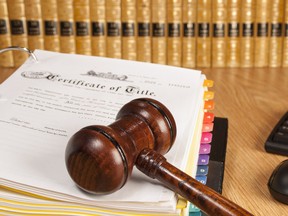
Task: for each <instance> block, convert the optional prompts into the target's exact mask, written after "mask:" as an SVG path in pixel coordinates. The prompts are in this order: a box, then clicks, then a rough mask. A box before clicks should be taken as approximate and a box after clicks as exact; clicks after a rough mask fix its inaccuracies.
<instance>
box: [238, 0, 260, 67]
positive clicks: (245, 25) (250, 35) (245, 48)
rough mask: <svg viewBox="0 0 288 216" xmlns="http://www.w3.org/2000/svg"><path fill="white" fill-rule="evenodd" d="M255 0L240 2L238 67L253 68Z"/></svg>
mask: <svg viewBox="0 0 288 216" xmlns="http://www.w3.org/2000/svg"><path fill="white" fill-rule="evenodd" d="M255 6H256V0H242V2H241V28H240V31H241V33H240V35H241V36H240V44H241V46H240V66H241V67H244V68H247V67H253V66H254V34H255V26H254V23H255V13H256V11H255Z"/></svg>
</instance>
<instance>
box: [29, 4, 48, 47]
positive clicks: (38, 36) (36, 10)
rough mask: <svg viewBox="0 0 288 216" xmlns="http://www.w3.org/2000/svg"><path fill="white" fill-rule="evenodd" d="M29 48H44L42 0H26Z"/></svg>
mask: <svg viewBox="0 0 288 216" xmlns="http://www.w3.org/2000/svg"><path fill="white" fill-rule="evenodd" d="M24 3H25V16H26V23H27V35H28V48H29V49H30V50H35V49H44V38H43V22H42V13H41V2H40V0H25V1H24Z"/></svg>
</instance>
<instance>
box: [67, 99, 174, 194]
mask: <svg viewBox="0 0 288 216" xmlns="http://www.w3.org/2000/svg"><path fill="white" fill-rule="evenodd" d="M175 137H176V124H175V121H174V118H173V116H172V115H171V113H170V112H169V110H168V109H167V108H166V107H165V106H164V105H163V104H161V103H160V102H158V101H156V100H153V99H146V98H141V99H136V100H133V101H131V102H129V103H127V104H125V105H124V106H123V107H122V108H121V109H120V111H119V112H118V115H117V118H116V121H115V122H113V123H112V124H110V125H108V126H101V125H92V126H88V127H85V128H83V129H81V130H79V131H78V132H77V133H76V134H74V135H73V136H72V137H71V139H70V140H69V142H68V145H67V148H66V153H65V158H66V166H67V170H68V172H69V174H70V176H71V178H72V179H73V180H74V182H75V183H76V184H77V185H78V186H79V187H80V188H82V189H83V190H85V191H87V192H90V193H95V194H107V193H112V192H114V191H116V190H119V189H120V188H121V187H123V185H124V184H125V183H126V181H127V180H128V178H129V177H130V175H131V172H132V168H133V166H134V164H135V160H136V158H137V156H138V154H139V153H140V152H141V151H142V150H143V149H144V148H151V149H154V150H156V151H158V152H160V153H166V152H167V151H168V150H169V149H170V148H171V146H172V145H173V143H174V140H175Z"/></svg>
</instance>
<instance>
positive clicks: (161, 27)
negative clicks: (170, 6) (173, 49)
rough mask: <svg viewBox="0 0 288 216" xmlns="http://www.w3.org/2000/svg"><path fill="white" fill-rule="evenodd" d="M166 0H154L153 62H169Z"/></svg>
mask: <svg viewBox="0 0 288 216" xmlns="http://www.w3.org/2000/svg"><path fill="white" fill-rule="evenodd" d="M166 12H167V11H166V0H152V62H153V63H158V64H167V57H166V56H167V55H166V50H167V42H166V36H167V26H166Z"/></svg>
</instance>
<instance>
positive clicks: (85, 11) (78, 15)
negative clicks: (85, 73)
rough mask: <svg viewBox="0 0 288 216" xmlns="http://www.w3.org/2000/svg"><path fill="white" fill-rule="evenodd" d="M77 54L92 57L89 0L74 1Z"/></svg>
mask: <svg viewBox="0 0 288 216" xmlns="http://www.w3.org/2000/svg"><path fill="white" fill-rule="evenodd" d="M73 10H74V23H75V42H76V53H77V54H82V55H91V37H90V35H91V34H90V25H89V24H90V9H89V0H74V1H73Z"/></svg>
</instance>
